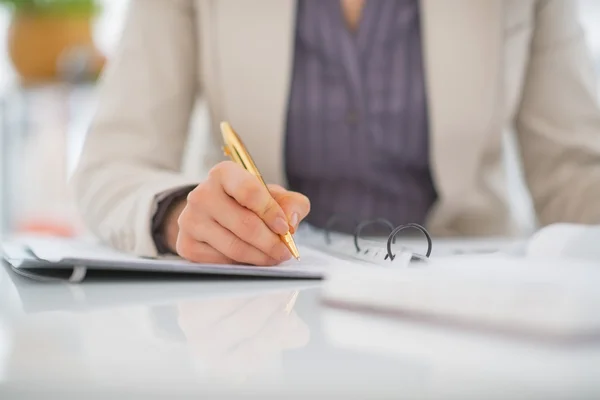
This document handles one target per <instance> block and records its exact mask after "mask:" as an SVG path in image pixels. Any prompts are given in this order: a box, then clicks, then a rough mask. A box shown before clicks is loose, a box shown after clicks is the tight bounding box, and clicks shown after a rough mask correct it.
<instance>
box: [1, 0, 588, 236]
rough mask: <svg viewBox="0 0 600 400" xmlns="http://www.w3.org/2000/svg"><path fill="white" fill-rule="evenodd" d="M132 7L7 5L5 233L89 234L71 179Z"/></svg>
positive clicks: (66, 1) (584, 15)
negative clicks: (98, 85)
mask: <svg viewBox="0 0 600 400" xmlns="http://www.w3.org/2000/svg"><path fill="white" fill-rule="evenodd" d="M482 1H485V0H482ZM573 1H575V0H573ZM26 3H29V4H41V6H42V7H46V8H47V9H44V10H43V11H45V12H50V13H54V15H55V16H56V17H57V18H55V19H54V22H52V23H49V22H47V21H42V20H40V19H39V18H35V17H28V16H26V15H25V16H22V17H19V18H16V17H15V15H17V14H16V13H13V12H12V10H13V9H14V7H15V6H17V7H18V6H23V5H25V4H26ZM127 4H128V0H44V1H39V0H0V132H1V139H2V146H1V147H0V150H2V153H0V155H1V157H2V158H1V159H2V166H3V171H2V182H1V183H2V189H3V192H4V196H3V198H2V202H3V204H2V207H3V208H4V209H5V210H7V209H8V210H10V212H9V213H7V214H8V216H9V218H7V219H6V220H5V221H4V227H5V230H6V229H10V230H11V231H14V230H18V231H33V232H50V233H54V234H64V235H72V234H75V233H78V232H80V231H81V230H82V224H81V223H80V221H79V220H78V219H77V217H76V213H75V210H74V205H73V203H72V200H71V194H70V192H69V190H68V185H67V180H68V177H69V175H70V173H71V172H72V171H73V168H74V167H75V165H76V163H77V159H78V155H79V151H80V149H81V145H82V144H83V141H84V139H85V132H86V128H87V126H88V124H89V121H90V117H91V115H92V112H93V109H94V104H95V79H96V77H97V76H98V74H99V73H100V72H101V70H102V67H103V66H104V64H105V61H106V60H107V59H110V57H111V54H112V53H113V52H114V51H115V48H116V45H117V43H118V40H119V36H120V33H121V29H122V27H123V23H124V19H125V14H126V11H127ZM579 9H580V13H581V21H582V23H583V25H584V28H585V29H586V33H587V40H588V44H589V46H590V49H591V52H592V54H593V56H594V58H595V60H596V65H597V68H596V70H597V71H598V74H599V76H600V24H599V23H598V21H600V0H580V1H579ZM9 32H11V34H9ZM65 49H67V50H68V51H65ZM195 133H198V131H196V132H195ZM507 140H510V139H509V138H507ZM507 166H508V168H509V171H510V174H509V176H510V185H511V186H512V188H511V192H512V193H513V194H514V196H513V197H514V198H513V205H514V207H515V212H517V213H519V214H520V215H521V217H522V220H523V223H524V224H528V225H531V224H533V219H532V210H531V204H530V202H529V199H528V195H527V191H526V190H525V188H524V186H523V183H522V180H521V177H520V174H519V173H518V160H517V158H516V156H515V155H514V153H513V154H509V155H508V156H507Z"/></svg>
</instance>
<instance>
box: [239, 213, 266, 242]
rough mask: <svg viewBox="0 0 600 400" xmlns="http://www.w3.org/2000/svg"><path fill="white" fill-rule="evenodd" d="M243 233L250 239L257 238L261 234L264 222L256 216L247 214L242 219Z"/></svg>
mask: <svg viewBox="0 0 600 400" xmlns="http://www.w3.org/2000/svg"><path fill="white" fill-rule="evenodd" d="M241 225H242V232H243V234H244V235H245V236H247V237H249V238H255V237H257V236H258V234H259V232H260V228H261V226H262V221H261V220H260V218H258V217H257V216H256V215H255V214H252V213H247V214H246V215H245V216H244V217H243V218H242V219H241Z"/></svg>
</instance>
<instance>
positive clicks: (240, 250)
mask: <svg viewBox="0 0 600 400" xmlns="http://www.w3.org/2000/svg"><path fill="white" fill-rule="evenodd" d="M227 253H228V255H229V257H230V258H232V259H234V260H238V261H240V260H241V259H242V258H243V257H244V253H245V252H244V244H243V242H242V241H241V240H240V238H238V237H237V236H236V237H234V238H233V239H232V240H231V242H230V243H229V246H228V247H227Z"/></svg>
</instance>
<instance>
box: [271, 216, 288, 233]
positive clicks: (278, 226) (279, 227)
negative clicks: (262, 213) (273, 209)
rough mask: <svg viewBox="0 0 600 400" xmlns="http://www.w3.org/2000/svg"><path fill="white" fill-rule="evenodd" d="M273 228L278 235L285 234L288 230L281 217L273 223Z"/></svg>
mask: <svg viewBox="0 0 600 400" xmlns="http://www.w3.org/2000/svg"><path fill="white" fill-rule="evenodd" d="M273 228H274V229H275V232H276V233H279V234H280V235H284V234H286V233H287V232H288V230H289V226H288V223H287V222H286V221H285V219H283V218H281V217H278V218H277V219H276V220H275V223H274V224H273Z"/></svg>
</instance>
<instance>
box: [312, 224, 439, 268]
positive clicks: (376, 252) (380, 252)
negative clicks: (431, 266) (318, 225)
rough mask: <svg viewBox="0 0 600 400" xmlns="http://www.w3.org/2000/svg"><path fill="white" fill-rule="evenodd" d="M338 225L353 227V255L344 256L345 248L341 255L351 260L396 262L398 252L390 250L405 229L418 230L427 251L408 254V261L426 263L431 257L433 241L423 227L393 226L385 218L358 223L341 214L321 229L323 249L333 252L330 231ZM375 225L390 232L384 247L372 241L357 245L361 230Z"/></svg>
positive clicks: (416, 225)
mask: <svg viewBox="0 0 600 400" xmlns="http://www.w3.org/2000/svg"><path fill="white" fill-rule="evenodd" d="M340 223H351V225H352V227H353V234H352V238H353V242H354V248H353V250H354V251H353V254H346V253H348V250H346V247H344V250H345V251H344V252H343V253H344V254H343V255H347V256H349V257H351V258H358V259H361V260H364V261H370V262H373V261H375V262H377V263H380V264H381V263H382V262H385V263H387V262H393V261H394V260H396V258H397V255H398V253H400V252H398V253H394V252H393V250H392V245H393V244H395V243H396V237H397V235H398V234H399V233H400V232H402V231H404V230H407V229H416V230H418V231H419V232H421V233H422V234H423V235H424V236H425V239H426V242H427V251H426V252H425V254H424V255H422V254H417V253H414V252H409V253H410V260H411V261H417V262H418V261H426V260H427V259H428V258H429V257H430V255H431V251H432V248H433V241H432V239H431V235H430V234H429V232H428V231H427V229H425V228H424V227H423V226H421V225H419V224H416V223H408V224H402V225H398V226H394V224H392V223H391V222H390V221H389V220H387V219H385V218H374V219H370V220H365V221H358V220H357V219H356V218H354V217H353V216H349V215H343V214H335V215H333V216H332V217H331V218H329V220H328V221H327V223H326V224H325V227H324V228H323V234H324V243H325V247H326V248H327V249H329V250H335V249H334V248H333V246H334V245H333V241H332V231H333V227H334V226H335V225H336V224H340ZM375 224H377V225H381V226H384V227H387V228H388V229H389V231H390V233H389V235H388V237H387V240H386V242H385V246H382V243H379V242H376V243H374V242H373V241H370V243H368V244H367V245H364V246H363V245H362V244H359V241H360V240H361V234H362V232H363V230H364V229H365V228H366V227H368V226H371V225H375ZM362 240H363V241H365V242H366V240H365V239H362ZM369 244H370V245H369ZM401 253H402V254H404V255H406V254H407V253H408V252H407V251H406V249H404V250H402V251H401Z"/></svg>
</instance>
